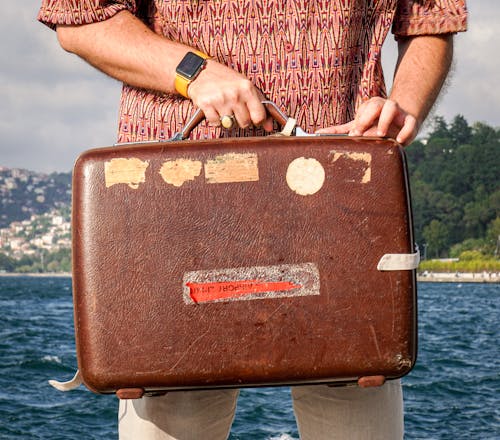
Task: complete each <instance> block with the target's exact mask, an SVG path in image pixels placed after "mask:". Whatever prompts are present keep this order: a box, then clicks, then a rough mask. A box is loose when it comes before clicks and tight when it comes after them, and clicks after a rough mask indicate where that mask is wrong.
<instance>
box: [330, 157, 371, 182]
mask: <svg viewBox="0 0 500 440" xmlns="http://www.w3.org/2000/svg"><path fill="white" fill-rule="evenodd" d="M330 153H331V154H333V160H332V163H333V162H337V160H339V159H340V158H342V159H348V160H352V161H355V162H362V164H361V166H363V167H364V173H363V177H362V178H361V183H368V182H370V181H371V179H372V155H371V154H370V153H352V152H345V151H343V152H337V151H331V152H330ZM352 181H353V182H354V180H352Z"/></svg>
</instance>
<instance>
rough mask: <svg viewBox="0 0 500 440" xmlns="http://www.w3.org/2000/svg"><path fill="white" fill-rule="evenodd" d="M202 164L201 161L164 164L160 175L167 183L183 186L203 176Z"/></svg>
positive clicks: (188, 160) (184, 160) (183, 160)
mask: <svg viewBox="0 0 500 440" xmlns="http://www.w3.org/2000/svg"><path fill="white" fill-rule="evenodd" d="M201 166H202V163H201V162H200V161H199V160H190V159H177V160H172V161H167V162H164V163H163V165H162V167H161V169H160V174H161V177H162V178H163V180H164V181H165V182H166V183H169V184H171V185H174V186H177V187H179V186H182V184H183V183H184V182H187V181H188V180H194V179H195V177H198V176H199V175H200V174H201Z"/></svg>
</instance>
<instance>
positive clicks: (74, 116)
mask: <svg viewBox="0 0 500 440" xmlns="http://www.w3.org/2000/svg"><path fill="white" fill-rule="evenodd" d="M39 4H40V1H39V0H22V1H17V2H15V1H12V2H6V3H5V4H3V5H2V14H1V15H0V54H1V56H2V61H1V63H0V166H6V167H9V168H24V169H28V170H32V171H37V172H44V173H50V172H54V171H59V172H67V171H70V170H71V168H72V166H73V163H74V161H75V159H76V157H77V156H78V154H79V153H80V152H82V151H84V150H86V149H89V148H92V147H97V146H106V145H112V144H113V143H114V142H115V138H116V126H117V109H118V101H119V98H120V88H121V85H120V84H119V83H118V82H117V81H114V80H112V79H110V78H108V77H106V76H105V75H104V74H102V73H100V72H97V71H96V70H94V69H93V68H92V67H90V66H88V65H87V64H86V63H85V62H83V61H82V60H80V59H78V57H76V56H74V55H71V54H68V53H66V52H64V51H63V50H62V49H61V48H60V46H59V44H58V42H57V39H56V35H55V33H54V32H53V31H52V30H50V29H49V28H47V27H46V26H44V25H42V24H40V23H38V22H37V21H36V15H37V12H38V8H39ZM467 5H468V9H469V30H468V31H467V32H466V33H461V34H459V35H457V36H456V38H455V60H454V64H453V68H452V72H451V74H450V76H449V78H448V81H447V85H446V87H445V89H444V91H443V92H442V94H441V96H440V98H439V100H438V102H437V104H436V105H435V107H434V109H433V112H432V114H433V115H441V116H443V117H444V118H445V119H446V120H447V121H449V122H450V121H451V120H452V119H453V117H454V116H455V115H457V114H461V115H463V116H464V117H465V118H466V120H467V121H468V122H469V124H473V123H474V122H476V121H481V122H484V123H487V124H489V125H491V126H493V127H500V87H499V86H498V84H499V80H500V56H499V55H500V32H499V31H498V28H497V26H498V20H499V19H500V3H499V1H498V0H468V3H467ZM382 59H383V65H384V72H385V75H386V78H387V79H388V81H387V82H388V86H389V87H390V83H391V81H390V78H391V77H392V72H393V68H394V62H395V59H396V44H395V42H394V40H393V37H392V35H389V36H388V38H387V40H386V44H385V45H384V49H383V52H382ZM292 116H293V115H292ZM429 120H430V119H428V121H429ZM427 127H428V124H427ZM425 130H426V127H425V126H424V129H423V132H422V133H423V135H425Z"/></svg>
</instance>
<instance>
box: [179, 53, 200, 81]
mask: <svg viewBox="0 0 500 440" xmlns="http://www.w3.org/2000/svg"><path fill="white" fill-rule="evenodd" d="M205 62H206V60H205V58H202V57H200V56H199V55H196V54H195V53H193V52H188V53H187V54H186V55H185V56H184V58H183V59H182V61H181V62H180V63H179V65H178V66H177V69H176V72H177V73H178V74H179V75H182V76H184V77H186V78H187V79H192V78H193V77H195V76H196V75H197V74H198V72H199V71H200V69H201V68H202V67H203V65H204V64H205Z"/></svg>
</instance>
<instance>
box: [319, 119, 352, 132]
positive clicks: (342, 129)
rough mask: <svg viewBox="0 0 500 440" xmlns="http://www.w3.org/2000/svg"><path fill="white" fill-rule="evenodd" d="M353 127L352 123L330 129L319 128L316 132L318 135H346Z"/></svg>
mask: <svg viewBox="0 0 500 440" xmlns="http://www.w3.org/2000/svg"><path fill="white" fill-rule="evenodd" d="M352 127H354V121H350V122H347V123H345V124H341V125H333V126H331V127H325V128H320V129H319V130H316V133H318V134H347V133H349V132H350V131H351V130H352Z"/></svg>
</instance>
